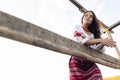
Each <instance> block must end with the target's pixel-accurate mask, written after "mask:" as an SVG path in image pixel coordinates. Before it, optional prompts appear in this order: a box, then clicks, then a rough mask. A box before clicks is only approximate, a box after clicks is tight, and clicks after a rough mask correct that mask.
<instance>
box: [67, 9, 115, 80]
mask: <svg viewBox="0 0 120 80" xmlns="http://www.w3.org/2000/svg"><path fill="white" fill-rule="evenodd" d="M81 23H82V26H80V25H77V26H76V27H75V31H74V38H75V40H76V41H77V42H79V43H81V44H83V45H85V46H88V47H90V48H93V49H96V50H99V51H104V46H107V47H114V46H116V44H115V41H113V40H112V39H108V38H105V39H102V38H101V33H100V28H99V25H98V22H97V18H96V15H95V14H94V12H93V11H87V12H86V13H85V14H84V15H83V17H82V19H81ZM69 68H70V80H103V78H102V74H101V71H100V70H99V68H98V66H97V65H96V64H95V63H94V62H91V61H88V60H86V59H84V58H79V57H75V56H71V58H70V61H69Z"/></svg>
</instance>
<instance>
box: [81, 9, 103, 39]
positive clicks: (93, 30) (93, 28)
mask: <svg viewBox="0 0 120 80" xmlns="http://www.w3.org/2000/svg"><path fill="white" fill-rule="evenodd" d="M87 12H91V13H92V14H93V21H92V23H91V24H90V25H89V26H88V30H89V31H90V32H91V33H93V35H94V38H100V36H101V33H100V28H99V25H98V21H97V18H96V15H95V13H94V12H93V11H87ZM87 12H86V13H87ZM86 13H85V14H86ZM85 14H84V15H83V16H82V19H81V22H82V23H83V17H84V16H85Z"/></svg>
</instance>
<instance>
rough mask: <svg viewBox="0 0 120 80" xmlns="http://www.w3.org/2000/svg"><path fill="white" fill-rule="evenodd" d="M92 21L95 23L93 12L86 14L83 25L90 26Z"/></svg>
mask: <svg viewBox="0 0 120 80" xmlns="http://www.w3.org/2000/svg"><path fill="white" fill-rule="evenodd" d="M92 21H93V13H92V12H87V13H85V14H84V17H83V20H82V22H83V24H86V25H90V24H91V23H92Z"/></svg>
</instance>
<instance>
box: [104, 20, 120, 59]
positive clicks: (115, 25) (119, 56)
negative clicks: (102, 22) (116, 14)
mask: <svg viewBox="0 0 120 80" xmlns="http://www.w3.org/2000/svg"><path fill="white" fill-rule="evenodd" d="M118 25H120V21H117V22H116V23H115V24H113V25H111V26H110V27H109V28H108V29H106V30H105V31H103V32H104V33H106V34H107V35H108V38H110V39H113V38H112V35H111V32H110V30H112V29H113V28H115V27H117V26H118ZM114 50H115V53H116V55H117V58H119V59H120V51H119V49H118V47H117V46H115V47H114Z"/></svg>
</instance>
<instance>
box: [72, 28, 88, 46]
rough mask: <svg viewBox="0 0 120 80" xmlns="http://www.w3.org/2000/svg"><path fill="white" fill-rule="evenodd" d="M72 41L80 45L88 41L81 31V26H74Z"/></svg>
mask: <svg viewBox="0 0 120 80" xmlns="http://www.w3.org/2000/svg"><path fill="white" fill-rule="evenodd" d="M74 39H75V41H77V42H79V43H81V44H84V43H85V42H87V41H88V40H89V38H88V37H87V36H86V35H85V33H84V32H83V31H82V29H81V26H75V29H74Z"/></svg>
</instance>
